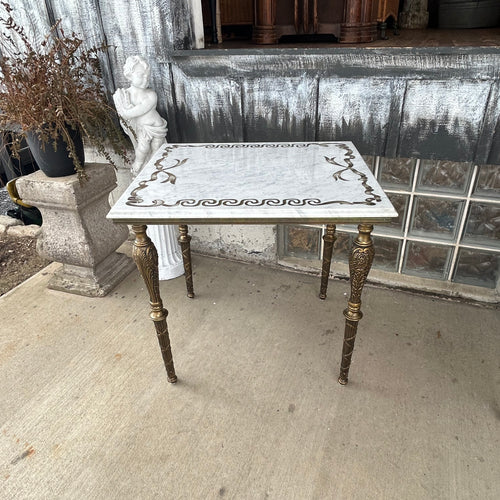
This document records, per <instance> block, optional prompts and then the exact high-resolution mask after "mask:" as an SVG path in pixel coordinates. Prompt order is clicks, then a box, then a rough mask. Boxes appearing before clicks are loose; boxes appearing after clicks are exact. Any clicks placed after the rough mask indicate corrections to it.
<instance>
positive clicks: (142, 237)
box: [132, 225, 177, 383]
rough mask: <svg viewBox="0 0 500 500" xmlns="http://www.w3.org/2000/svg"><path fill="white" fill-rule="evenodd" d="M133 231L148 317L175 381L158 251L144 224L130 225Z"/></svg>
mask: <svg viewBox="0 0 500 500" xmlns="http://www.w3.org/2000/svg"><path fill="white" fill-rule="evenodd" d="M132 230H133V231H134V233H135V241H134V249H133V253H132V255H133V258H134V261H135V263H136V265H137V268H138V269H139V272H140V273H141V276H142V278H143V280H144V283H145V284H146V287H147V289H148V292H149V298H150V304H151V313H150V315H149V316H150V318H151V319H152V320H153V321H154V325H155V328H156V335H157V337H158V342H159V344H160V349H161V354H162V356H163V362H164V363H165V368H166V370H167V377H168V381H169V382H171V383H175V382H177V375H176V374H175V369H174V360H173V358H172V350H171V348H170V338H169V335H168V327H167V315H168V311H167V310H166V309H164V307H163V303H162V300H161V297H160V282H159V279H158V253H157V251H156V248H155V246H154V244H153V242H152V241H151V240H150V238H149V236H148V235H147V234H146V226H144V225H140V226H132Z"/></svg>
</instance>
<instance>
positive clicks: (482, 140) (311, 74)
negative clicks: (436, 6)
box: [169, 47, 500, 163]
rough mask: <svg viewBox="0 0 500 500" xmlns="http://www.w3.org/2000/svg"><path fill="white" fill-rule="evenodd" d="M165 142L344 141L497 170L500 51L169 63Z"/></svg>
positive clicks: (211, 54)
mask: <svg viewBox="0 0 500 500" xmlns="http://www.w3.org/2000/svg"><path fill="white" fill-rule="evenodd" d="M169 66H170V71H171V75H172V82H173V88H174V90H175V95H174V99H173V109H172V110H171V115H173V116H175V117H176V126H177V129H176V130H172V140H175V141H180V142H185V141H233V140H234V141H261V140H306V141H307V140H331V139H335V140H337V139H338V140H340V139H349V140H352V141H353V142H354V143H355V144H356V145H357V146H358V149H359V150H360V151H361V152H362V153H364V154H374V155H380V156H389V157H393V156H401V157H422V158H436V159H438V158H441V159H450V160H456V161H475V162H477V163H499V162H500V156H499V154H498V146H496V144H495V141H494V133H495V130H496V129H497V127H498V116H499V100H498V92H499V72H500V49H497V48H493V49H489V50H486V49H462V50H461V51H458V49H391V50H387V49H385V50H384V49H356V48H341V47H339V48H338V49H330V50H319V49H317V50H314V49H307V50H290V49H283V50H279V49H267V50H246V51H239V52H237V51H223V50H215V51H208V50H205V51H203V52H200V51H198V52H194V53H193V52H192V51H190V52H186V51H181V52H177V53H173V54H172V57H171V59H170V61H169Z"/></svg>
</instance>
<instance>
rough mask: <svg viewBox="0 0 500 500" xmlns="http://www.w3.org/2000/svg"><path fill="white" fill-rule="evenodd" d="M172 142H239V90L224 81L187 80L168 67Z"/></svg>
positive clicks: (240, 125) (230, 82)
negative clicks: (173, 116)
mask: <svg viewBox="0 0 500 500" xmlns="http://www.w3.org/2000/svg"><path fill="white" fill-rule="evenodd" d="M172 80H173V82H174V87H175V102H174V107H175V113H176V122H177V123H176V125H177V127H178V128H177V130H178V136H177V137H175V138H174V137H172V138H171V140H172V141H174V140H175V141H176V142H241V141H242V140H243V128H242V109H241V86H240V85H239V83H238V82H236V81H234V80H230V79H228V78H222V77H221V78H189V77H186V75H184V73H183V72H182V71H180V70H179V69H178V68H176V67H172Z"/></svg>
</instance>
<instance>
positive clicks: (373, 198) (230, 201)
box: [126, 142, 381, 208]
mask: <svg viewBox="0 0 500 500" xmlns="http://www.w3.org/2000/svg"><path fill="white" fill-rule="evenodd" d="M311 145H315V146H321V147H330V144H322V143H315V142H311V143H255V144H251V143H250V144H243V143H242V144H200V145H196V144H186V145H183V147H192V148H196V147H204V148H207V149H225V148H267V147H272V148H285V147H287V148H288V147H301V148H305V147H309V146H311ZM336 145H337V146H338V147H339V148H341V149H343V150H344V151H345V156H344V158H343V159H342V160H343V161H344V164H341V163H339V162H338V161H337V160H336V157H335V156H332V157H330V158H329V157H328V156H325V157H324V158H325V160H326V161H327V162H328V163H329V164H331V165H335V166H338V167H341V170H337V171H336V172H334V173H333V174H332V177H333V179H334V180H335V181H344V182H346V181H347V179H345V178H344V177H343V176H342V174H344V172H347V171H350V172H352V173H353V174H355V175H357V177H358V180H359V181H361V184H362V186H363V188H364V189H365V194H366V195H367V197H366V198H365V199H364V200H362V201H347V200H327V201H322V200H320V199H318V198H304V199H298V198H284V199H278V198H264V199H256V198H244V199H240V200H238V199H235V198H222V199H213V198H203V199H199V200H195V199H192V198H183V199H180V200H176V201H175V202H173V203H168V202H166V201H164V200H152V201H151V202H150V203H145V202H144V199H143V198H141V196H140V195H139V193H140V191H142V190H143V189H146V188H147V187H148V186H149V184H151V183H153V182H156V181H158V177H159V175H160V173H163V174H164V175H166V176H167V178H166V179H164V180H162V181H160V182H161V183H170V184H175V182H176V180H177V177H176V176H175V174H172V172H171V170H173V169H175V168H178V167H180V166H182V165H184V164H185V163H186V162H187V161H188V160H189V158H184V159H182V160H179V159H175V160H174V161H175V163H174V165H172V166H167V165H165V164H164V162H165V161H166V160H167V158H168V156H169V155H170V154H171V153H172V152H173V151H174V150H175V148H178V147H179V145H169V146H167V147H166V148H165V151H164V152H163V154H162V155H161V157H160V158H158V159H157V160H156V161H155V164H154V166H155V169H156V170H155V171H154V172H153V173H152V174H151V176H150V178H149V179H147V180H142V181H140V182H139V184H138V186H137V187H136V188H135V189H133V190H132V192H131V193H130V196H129V198H128V200H127V202H126V204H127V205H129V206H133V207H160V206H162V207H168V208H171V207H177V206H181V207H199V206H202V207H221V206H224V207H239V206H248V207H262V206H269V207H279V206H291V207H303V206H325V205H334V204H337V205H375V204H376V203H378V202H380V201H381V197H380V196H379V195H378V194H376V193H375V192H374V188H373V187H372V186H370V185H369V184H368V178H367V177H366V175H365V174H363V172H360V171H359V170H357V169H356V168H355V167H354V164H353V162H352V160H353V159H354V158H355V156H354V154H353V151H352V149H351V148H349V146H347V144H336Z"/></svg>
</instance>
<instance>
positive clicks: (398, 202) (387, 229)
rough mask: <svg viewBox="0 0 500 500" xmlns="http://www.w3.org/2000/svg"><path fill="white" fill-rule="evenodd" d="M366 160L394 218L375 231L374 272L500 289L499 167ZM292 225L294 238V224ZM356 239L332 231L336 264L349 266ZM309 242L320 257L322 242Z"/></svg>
mask: <svg viewBox="0 0 500 500" xmlns="http://www.w3.org/2000/svg"><path fill="white" fill-rule="evenodd" d="M365 161H367V163H369V166H370V169H371V170H372V171H373V173H374V175H375V176H376V177H377V179H378V180H379V182H380V184H381V185H382V187H383V188H384V190H385V192H386V193H387V195H388V196H389V198H390V200H391V202H392V204H393V205H394V207H395V209H396V210H397V211H398V213H399V217H398V218H397V219H396V220H394V221H392V222H391V223H388V224H380V225H378V226H375V228H374V232H373V239H374V244H375V252H376V254H375V260H374V262H373V268H378V269H382V270H384V271H389V272H394V273H400V274H407V275H412V276H419V277H422V278H432V279H438V280H443V281H453V282H457V283H462V284H466V285H474V286H480V287H486V288H496V287H500V166H496V165H473V164H471V163H457V162H449V161H440V160H419V159H412V158H409V159H405V158H398V159H388V158H379V157H365ZM291 227H292V229H291V230H292V235H293V234H295V233H294V231H295V229H294V228H295V227H296V226H291ZM300 227H302V226H300ZM286 228H287V226H284V229H283V230H282V232H283V233H284V234H286V233H287V231H289V230H287V229H286ZM309 229H310V228H309ZM318 229H319V227H318ZM356 233H357V228H356V226H352V225H342V226H341V225H338V226H337V241H336V243H335V250H334V256H333V259H334V260H337V261H342V262H347V261H348V258H349V249H350V246H351V244H352V241H353V239H354V238H355V237H356ZM285 239H286V238H285ZM285 239H283V241H285ZM314 241H315V242H316V243H317V246H316V245H313V246H312V247H311V255H314V258H315V259H321V253H322V245H323V242H322V240H321V238H320V237H319V236H318V239H314ZM293 252H295V253H293ZM292 253H293V255H298V254H297V250H293V248H291V250H290V251H289V250H287V249H286V248H284V249H283V247H282V250H281V254H282V256H286V255H292ZM305 253H306V254H308V253H309V250H305ZM303 255H304V256H305V254H303ZM306 258H307V257H306ZM309 258H311V257H309Z"/></svg>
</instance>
